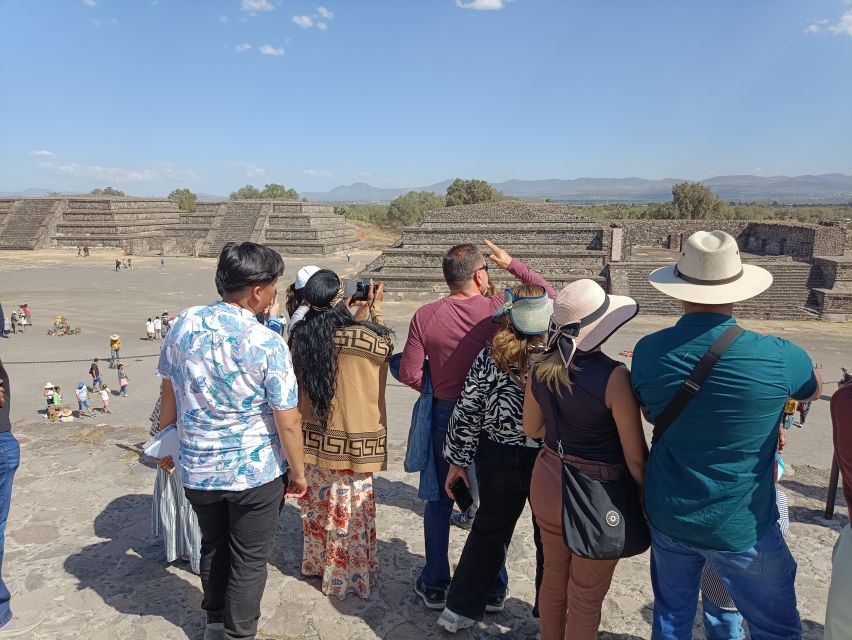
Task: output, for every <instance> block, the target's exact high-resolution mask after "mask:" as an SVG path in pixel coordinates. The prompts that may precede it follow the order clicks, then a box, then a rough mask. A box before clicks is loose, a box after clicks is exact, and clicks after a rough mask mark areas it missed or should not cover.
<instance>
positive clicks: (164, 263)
mask: <svg viewBox="0 0 852 640" xmlns="http://www.w3.org/2000/svg"><path fill="white" fill-rule="evenodd" d="M165 268H166V259H165V258H160V269H165Z"/></svg>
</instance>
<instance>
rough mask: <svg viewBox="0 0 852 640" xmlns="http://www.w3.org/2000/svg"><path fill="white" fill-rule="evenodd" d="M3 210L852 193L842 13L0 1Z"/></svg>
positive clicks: (492, 2)
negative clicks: (46, 204)
mask: <svg viewBox="0 0 852 640" xmlns="http://www.w3.org/2000/svg"><path fill="white" fill-rule="evenodd" d="M0 25H2V27H3V29H2V31H3V38H2V39H0V191H19V190H23V189H26V188H47V189H52V190H59V191H69V192H82V191H88V190H90V189H92V188H94V187H103V186H114V187H118V188H120V189H123V190H125V191H126V192H127V193H128V194H131V193H132V194H133V195H140V196H152V195H158V196H161V195H166V194H167V193H168V192H170V191H171V190H172V189H175V188H178V187H188V188H190V189H192V190H193V191H196V192H198V193H206V194H214V195H227V194H228V193H229V192H230V191H233V190H235V189H237V188H239V187H241V186H243V185H245V184H254V185H257V186H262V185H264V184H266V183H270V182H275V183H280V184H284V185H286V186H288V187H295V188H296V189H297V190H298V191H300V192H303V191H324V190H327V189H330V188H333V187H335V186H337V185H340V184H351V183H353V182H368V183H370V184H373V185H375V186H381V187H422V186H427V185H430V184H433V183H435V182H439V181H441V180H444V179H447V178H455V177H462V178H482V179H486V180H489V181H491V182H500V181H503V180H508V179H512V178H519V179H545V178H566V179H569V178H578V177H634V176H635V177H642V178H651V179H658V178H667V177H676V178H684V179H693V180H697V179H702V178H708V177H712V176H718V175H729V174H755V175H766V176H769V175H801V174H818V173H846V174H852V0H748V1H743V0H712V1H709V0H668V1H664V0H650V1H646V2H636V0H609V1H608V2H601V1H600V0H312V1H308V0H203V1H202V0H193V1H190V0H51V1H48V0H0Z"/></svg>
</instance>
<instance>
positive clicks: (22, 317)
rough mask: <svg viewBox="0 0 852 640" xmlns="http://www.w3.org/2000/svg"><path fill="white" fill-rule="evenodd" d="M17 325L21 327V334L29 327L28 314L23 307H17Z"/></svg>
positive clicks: (26, 309)
mask: <svg viewBox="0 0 852 640" xmlns="http://www.w3.org/2000/svg"><path fill="white" fill-rule="evenodd" d="M18 325H19V326H20V327H21V333H26V332H27V327H28V326H30V312H29V309H28V308H27V307H26V306H25V305H21V306H20V307H18Z"/></svg>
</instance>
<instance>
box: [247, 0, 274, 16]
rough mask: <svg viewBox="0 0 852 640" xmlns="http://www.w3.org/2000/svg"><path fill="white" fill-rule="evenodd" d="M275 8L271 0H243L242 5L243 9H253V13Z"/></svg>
mask: <svg viewBox="0 0 852 640" xmlns="http://www.w3.org/2000/svg"><path fill="white" fill-rule="evenodd" d="M274 8H275V7H273V6H272V4H270V2H269V0H243V1H242V4H241V5H240V9H241V10H242V11H251V12H252V13H257V12H258V11H272V10H273V9H274Z"/></svg>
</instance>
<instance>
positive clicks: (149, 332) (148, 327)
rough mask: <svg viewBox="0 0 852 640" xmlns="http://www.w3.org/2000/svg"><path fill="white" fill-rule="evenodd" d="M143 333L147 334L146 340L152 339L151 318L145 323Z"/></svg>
mask: <svg viewBox="0 0 852 640" xmlns="http://www.w3.org/2000/svg"><path fill="white" fill-rule="evenodd" d="M145 333H147V334H148V340H153V339H154V321H153V320H151V318H148V322H146V323H145Z"/></svg>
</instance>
